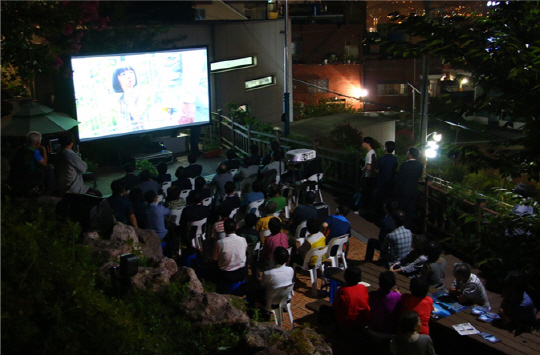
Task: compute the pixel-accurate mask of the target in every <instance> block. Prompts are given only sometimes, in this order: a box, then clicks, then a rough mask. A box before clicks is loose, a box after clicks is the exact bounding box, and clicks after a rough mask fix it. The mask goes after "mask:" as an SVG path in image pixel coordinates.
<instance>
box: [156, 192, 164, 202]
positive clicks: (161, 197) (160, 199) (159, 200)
mask: <svg viewBox="0 0 540 359" xmlns="http://www.w3.org/2000/svg"><path fill="white" fill-rule="evenodd" d="M164 198H165V197H164V196H163V195H162V194H158V195H157V203H158V204H160V203H163V199H164Z"/></svg>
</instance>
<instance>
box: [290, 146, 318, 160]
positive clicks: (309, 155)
mask: <svg viewBox="0 0 540 359" xmlns="http://www.w3.org/2000/svg"><path fill="white" fill-rule="evenodd" d="M285 158H286V159H287V161H289V162H292V163H300V162H307V161H311V160H314V159H315V158H317V152H315V150H309V149H307V148H301V149H298V150H290V151H287V153H286V154H285Z"/></svg>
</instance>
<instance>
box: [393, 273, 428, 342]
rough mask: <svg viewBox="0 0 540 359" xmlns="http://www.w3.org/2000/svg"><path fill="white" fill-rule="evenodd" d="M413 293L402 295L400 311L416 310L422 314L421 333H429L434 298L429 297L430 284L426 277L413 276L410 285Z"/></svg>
mask: <svg viewBox="0 0 540 359" xmlns="http://www.w3.org/2000/svg"><path fill="white" fill-rule="evenodd" d="M409 290H410V291H411V293H405V294H402V295H401V306H400V313H405V312H408V311H409V310H414V311H415V312H417V313H418V315H419V316H420V320H421V321H422V329H421V330H420V332H419V333H420V334H426V335H429V318H430V317H431V312H432V311H433V299H432V298H431V297H428V296H427V294H428V291H429V284H428V282H427V281H426V280H425V279H424V278H420V277H417V278H412V279H411V284H410V287H409Z"/></svg>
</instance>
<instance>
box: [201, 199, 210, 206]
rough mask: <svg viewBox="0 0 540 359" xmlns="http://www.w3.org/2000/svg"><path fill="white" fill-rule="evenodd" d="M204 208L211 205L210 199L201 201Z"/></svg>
mask: <svg viewBox="0 0 540 359" xmlns="http://www.w3.org/2000/svg"><path fill="white" fill-rule="evenodd" d="M202 204H203V205H204V206H210V205H211V204H212V197H208V198H205V199H203V200H202Z"/></svg>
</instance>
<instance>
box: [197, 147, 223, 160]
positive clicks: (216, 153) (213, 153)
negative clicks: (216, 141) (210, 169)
mask: <svg viewBox="0 0 540 359" xmlns="http://www.w3.org/2000/svg"><path fill="white" fill-rule="evenodd" d="M222 151H223V150H222V149H221V148H218V149H217V150H211V151H206V152H202V156H203V157H204V158H215V157H219V156H221V152H222Z"/></svg>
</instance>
